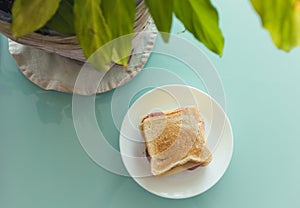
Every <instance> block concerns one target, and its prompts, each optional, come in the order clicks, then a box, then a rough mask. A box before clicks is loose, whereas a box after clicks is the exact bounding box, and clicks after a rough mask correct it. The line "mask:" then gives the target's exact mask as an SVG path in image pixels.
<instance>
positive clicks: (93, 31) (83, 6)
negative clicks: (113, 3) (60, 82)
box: [74, 0, 112, 70]
mask: <svg viewBox="0 0 300 208" xmlns="http://www.w3.org/2000/svg"><path fill="white" fill-rule="evenodd" d="M100 4H101V0H85V1H83V0H75V1H74V15H75V31H76V35H77V39H78V41H79V44H80V45H81V47H82V50H83V52H84V54H85V56H86V57H87V58H89V57H90V56H91V55H92V54H93V53H94V52H95V51H96V50H97V49H99V48H100V47H102V46H103V45H104V44H105V43H107V42H109V41H111V38H112V35H111V31H110V29H109V27H108V26H107V22H106V20H105V18H104V16H103V12H102V10H101V7H100ZM110 57H111V54H110V52H109V51H108V50H105V51H101V53H96V54H94V55H93V57H92V60H90V61H92V62H93V63H92V64H93V66H94V67H96V69H98V70H101V69H105V70H108V68H107V67H106V66H107V64H109V63H108V62H109V61H110Z"/></svg>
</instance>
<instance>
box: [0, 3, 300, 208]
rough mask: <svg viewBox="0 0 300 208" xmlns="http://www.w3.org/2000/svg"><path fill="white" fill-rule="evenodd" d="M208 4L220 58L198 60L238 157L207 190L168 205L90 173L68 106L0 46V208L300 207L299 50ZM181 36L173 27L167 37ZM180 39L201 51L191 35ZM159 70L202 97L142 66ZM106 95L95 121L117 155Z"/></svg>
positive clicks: (239, 13) (242, 12) (247, 10)
mask: <svg viewBox="0 0 300 208" xmlns="http://www.w3.org/2000/svg"><path fill="white" fill-rule="evenodd" d="M214 2H215V5H216V6H217V7H218V9H219V12H220V16H221V27H222V29H223V32H224V35H225V38H226V45H225V49H224V56H223V57H222V58H219V57H217V56H216V55H214V54H212V53H211V52H209V51H208V50H206V49H204V51H205V53H206V54H207V55H208V56H209V57H210V58H211V60H212V62H213V63H214V65H215V66H216V68H217V70H218V72H219V74H220V77H221V79H222V82H223V86H224V90H225V93H226V112H227V114H228V116H229V118H230V120H231V124H232V126H233V131H234V138H235V149H234V154H233V158H232V162H231V164H230V166H229V168H228V170H227V172H226V173H225V175H224V177H223V178H222V179H221V180H220V181H219V182H218V183H217V184H216V185H215V186H214V187H213V188H211V189H210V190H209V191H207V192H205V193H204V194H202V195H200V196H197V197H193V198H190V199H184V200H169V199H164V198H160V197H157V196H155V195H152V194H150V193H148V192H147V191H145V190H144V189H142V188H141V187H140V186H138V185H137V184H136V183H135V182H134V181H133V180H132V179H131V178H128V177H122V176H117V175H114V174H111V173H110V172H108V171H106V170H104V169H102V168H101V167H99V166H98V165H96V164H95V163H94V162H93V161H92V160H91V159H90V158H89V157H88V156H87V154H86V153H85V152H84V150H83V149H82V148H81V146H80V144H79V141H78V140H77V137H76V133H75V130H74V126H73V121H72V112H71V110H72V108H71V100H72V96H71V95H67V94H63V93H57V92H52V91H44V90H42V89H40V88H38V87H37V86H35V85H34V84H32V83H30V82H29V81H28V80H27V79H26V78H24V76H23V75H22V74H21V73H20V72H19V70H18V69H17V67H16V64H15V63H14V61H13V59H12V57H11V56H10V55H9V53H8V51H7V40H6V39H5V38H4V37H1V42H0V45H1V51H0V207H3V208H19V207H22V208H27V207H28V208H40V207H43V208H52V207H62V208H67V207H70V208H80V207H88V208H96V207H97V208H98V207H124V208H125V207H128V208H129V207H142V206H143V207H146V208H147V207H172V208H179V207H212V208H213V207H215V208H219V207H224V208H225V207H226V208H235V207H236V208H238V207H245V208H248V207H249V208H252V207H273V208H277V207H278V208H279V207H280V208H281V207H283V206H286V207H300V198H299V193H300V185H299V184H300V177H299V175H300V160H299V146H300V128H299V124H298V123H299V120H300V110H299V106H300V50H299V49H295V50H293V51H292V52H290V53H285V52H282V51H279V50H277V49H276V48H275V46H274V45H273V44H272V42H271V39H270V37H269V34H268V33H267V32H266V31H265V30H263V29H262V28H261V26H260V22H259V19H258V17H257V15H256V14H255V13H254V12H253V9H252V7H251V5H250V4H249V2H248V1H238V0H228V1H222V0H216V1H214ZM181 30H183V27H182V26H181V25H180V24H179V23H178V22H176V24H175V25H174V27H173V32H174V33H176V32H179V31H181ZM181 36H183V37H186V38H187V39H189V40H191V41H193V42H194V43H195V44H197V45H198V46H199V47H201V48H203V46H202V45H201V44H200V43H198V42H197V41H195V40H194V39H193V38H192V36H191V35H189V34H188V33H183V34H181ZM159 43H160V42H159V41H158V42H157V44H159ZM160 65H161V66H168V65H170V66H172V68H171V69H170V70H174V71H176V73H178V74H179V75H181V76H182V77H183V78H184V79H185V80H186V81H187V83H188V84H190V85H192V86H196V87H198V88H200V89H201V88H202V87H203V86H202V84H201V83H197V80H195V78H194V77H193V76H192V75H189V74H185V70H184V69H182V68H180V69H179V68H176V65H175V64H172V63H170V62H169V60H165V58H164V57H160V56H157V55H153V56H151V58H150V59H149V62H148V63H147V67H151V66H160ZM142 73H143V72H142ZM142 73H141V74H140V75H139V76H137V77H136V79H134V80H133V81H132V83H130V84H134V83H135V82H136V80H137V79H139V77H140V78H141V77H142ZM124 87H126V86H124ZM112 95H113V91H111V92H108V93H105V94H102V95H99V96H97V98H96V112H97V118H98V121H99V124H100V126H101V127H102V128H103V130H104V133H105V134H106V135H107V136H108V138H110V141H109V142H110V143H111V144H112V145H113V146H114V147H115V148H117V147H118V131H117V130H116V129H114V128H112V125H113V123H112V120H111V116H110V111H109V109H110V100H111V97H112Z"/></svg>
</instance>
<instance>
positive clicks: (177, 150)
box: [140, 107, 212, 176]
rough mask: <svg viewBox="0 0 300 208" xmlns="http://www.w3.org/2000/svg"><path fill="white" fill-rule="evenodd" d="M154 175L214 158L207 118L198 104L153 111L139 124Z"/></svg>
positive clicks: (166, 173)
mask: <svg viewBox="0 0 300 208" xmlns="http://www.w3.org/2000/svg"><path fill="white" fill-rule="evenodd" d="M140 130H141V132H142V135H143V138H144V140H145V144H146V148H147V151H148V153H149V156H150V158H151V160H150V165H151V172H152V174H153V175H155V176H159V175H169V174H172V173H176V172H178V171H181V170H186V169H188V168H191V167H194V166H205V165H208V164H209V163H210V161H211V160H212V154H211V152H210V150H209V148H208V146H207V144H206V136H205V132H204V122H203V120H202V118H201V116H200V112H199V110H198V109H197V108H195V107H185V108H180V109H176V110H174V111H171V112H168V113H161V112H159V113H152V114H149V115H147V116H146V117H144V118H143V119H142V123H141V125H140Z"/></svg>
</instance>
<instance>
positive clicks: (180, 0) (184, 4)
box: [174, 0, 224, 56]
mask: <svg viewBox="0 0 300 208" xmlns="http://www.w3.org/2000/svg"><path fill="white" fill-rule="evenodd" d="M174 11H175V14H176V16H177V17H178V19H179V20H180V21H181V22H182V23H183V24H184V26H185V28H186V29H187V30H188V31H190V32H191V33H192V34H193V35H194V36H195V37H196V38H197V39H198V40H199V41H201V42H202V43H203V44H204V45H205V46H206V47H207V48H208V49H210V50H211V51H213V52H215V53H217V54H219V55H220V56H221V55H222V51H223V48H224V37H223V35H222V32H221V30H220V28H219V25H218V20H219V17H218V12H217V10H216V9H215V8H214V7H213V5H212V4H211V2H210V0H175V4H174Z"/></svg>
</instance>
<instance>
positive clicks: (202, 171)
mask: <svg viewBox="0 0 300 208" xmlns="http://www.w3.org/2000/svg"><path fill="white" fill-rule="evenodd" d="M191 105H193V106H196V107H197V108H198V109H199V110H200V112H201V115H202V117H203V119H204V123H205V130H206V136H207V143H208V145H209V147H210V149H211V151H212V154H213V160H212V162H211V163H210V164H209V165H208V166H206V167H201V168H197V169H195V170H193V171H189V170H186V171H183V172H180V173H177V174H174V175H170V176H162V177H154V176H152V175H151V172H150V163H149V161H148V160H147V158H146V155H145V144H144V140H143V138H142V136H141V134H140V131H139V124H140V122H141V118H142V117H143V116H145V115H147V114H148V113H150V112H155V111H165V110H172V109H176V108H179V107H184V106H191ZM232 151H233V136H232V129H231V126H230V123H229V120H228V118H227V116H226V114H225V112H224V111H223V110H222V108H221V107H220V106H219V105H218V104H217V103H216V101H215V100H214V99H212V98H211V97H210V96H209V95H207V94H206V93H204V92H202V91H200V90H198V89H195V88H193V87H189V86H185V85H166V86H162V87H159V88H155V89H153V90H151V91H149V92H147V93H145V94H144V95H143V96H141V97H140V98H139V99H138V100H137V101H136V102H135V103H134V104H133V105H132V106H131V107H130V108H129V110H128V112H127V114H126V116H125V118H124V120H123V123H122V127H121V131H120V153H121V156H122V160H123V163H124V165H125V167H126V169H127V171H128V173H129V175H130V176H131V177H133V179H134V180H135V181H136V182H137V183H138V184H139V185H140V186H142V187H143V188H144V189H146V190H148V191H149V192H151V193H153V194H156V195H158V196H161V197H166V198H174V199H181V198H188V197H192V196H195V195H198V194H201V193H203V192H205V191H206V190H208V189H209V188H211V187H212V186H213V185H214V184H216V183H217V181H218V180H220V178H221V177H222V176H223V174H224V173H225V171H226V169H227V167H228V165H229V163H230V160H231V156H232Z"/></svg>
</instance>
